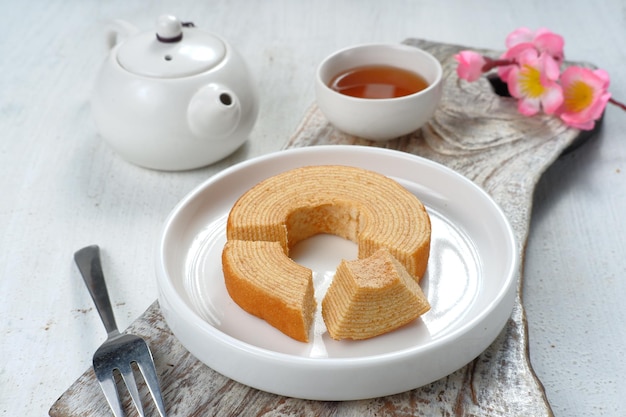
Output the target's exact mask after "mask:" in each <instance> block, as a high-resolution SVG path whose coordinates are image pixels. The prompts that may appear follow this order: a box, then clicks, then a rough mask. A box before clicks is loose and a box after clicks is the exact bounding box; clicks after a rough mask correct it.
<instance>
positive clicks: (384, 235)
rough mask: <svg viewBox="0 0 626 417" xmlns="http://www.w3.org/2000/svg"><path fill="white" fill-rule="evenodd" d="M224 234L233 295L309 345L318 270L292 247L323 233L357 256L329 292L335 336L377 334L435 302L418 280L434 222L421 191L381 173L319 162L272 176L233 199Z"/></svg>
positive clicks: (326, 304)
mask: <svg viewBox="0 0 626 417" xmlns="http://www.w3.org/2000/svg"><path fill="white" fill-rule="evenodd" d="M226 233H227V238H228V242H227V243H226V245H225V248H224V252H223V256H222V265H223V271H224V278H225V283H226V288H227V289H228V292H229V294H230V296H231V298H232V299H233V300H234V301H235V302H236V303H237V304H238V305H239V306H240V307H242V308H243V309H244V310H246V311H247V312H249V313H251V314H253V315H255V316H257V317H260V318H262V319H264V320H265V321H267V322H268V323H269V324H271V325H272V326H274V327H276V328H277V329H279V330H281V331H282V332H283V333H285V334H287V335H288V336H290V337H292V338H294V339H296V340H299V341H302V342H308V341H309V331H310V329H311V325H312V321H313V316H314V311H315V308H316V304H315V300H314V295H313V283H312V273H311V271H310V270H308V269H307V268H304V267H299V266H298V265H297V264H295V263H294V262H293V261H292V260H291V259H290V258H289V251H290V249H291V248H292V247H293V246H295V245H296V244H297V243H298V242H300V241H302V240H304V239H307V238H308V237H311V236H313V235H317V234H320V233H329V234H334V235H337V236H341V237H343V238H346V239H349V240H351V241H353V242H355V243H357V245H358V258H359V260H360V261H359V262H358V263H354V262H353V263H346V264H343V263H342V265H340V269H339V270H340V271H341V272H342V273H341V274H337V275H338V276H340V277H341V279H342V281H341V282H333V283H332V285H331V288H330V289H329V290H328V293H327V295H326V297H325V298H324V301H323V308H324V310H323V312H322V314H323V317H324V321H325V322H326V326H327V329H328V331H329V333H330V335H331V337H333V338H335V339H342V338H350V339H367V338H370V337H374V336H378V335H380V334H383V333H387V332H389V331H391V330H394V329H396V328H398V327H401V326H402V325H404V324H406V323H408V322H410V321H412V320H414V319H415V318H417V317H419V316H420V315H422V314H423V313H425V312H426V311H428V310H429V308H430V306H429V305H428V301H427V300H426V297H425V296H424V294H423V293H422V291H421V288H420V287H419V285H418V284H417V283H418V282H419V280H420V278H421V277H422V276H423V275H424V272H425V270H426V268H427V265H428V257H429V249H430V233H431V224H430V218H429V216H428V213H427V212H426V209H425V208H424V205H423V204H422V203H421V201H420V200H419V199H418V198H417V197H415V195H413V194H411V193H410V192H409V191H407V190H406V189H405V188H404V187H402V186H401V185H400V184H398V183H397V182H396V181H394V180H392V179H390V178H388V177H386V176H384V175H381V174H378V173H376V172H373V171H370V170H366V169H362V168H358V167H351V166H343V165H315V166H305V167H300V168H296V169H293V170H289V171H286V172H283V173H280V174H278V175H275V176H272V177H270V178H268V179H265V180H264V181H262V182H260V183H258V184H257V185H255V186H254V187H252V188H251V189H250V190H248V191H247V192H246V193H244V194H243V195H242V196H241V197H240V198H239V199H238V200H237V201H236V203H235V204H234V206H233V207H232V209H231V211H230V213H229V216H228V222H227V229H226ZM269 243H272V244H269ZM381 250H383V251H385V252H388V253H383V254H380V253H378V252H379V251H381ZM375 254H377V256H376V257H374V255H375ZM281 255H282V256H281ZM396 260H397V261H398V262H399V264H398V265H396V264H394V263H393V262H394V261H396ZM407 277H408V278H407ZM411 278H412V279H411ZM411 281H412V282H411ZM354 310H358V312H355V311H354Z"/></svg>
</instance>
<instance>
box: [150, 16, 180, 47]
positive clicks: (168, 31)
mask: <svg viewBox="0 0 626 417" xmlns="http://www.w3.org/2000/svg"><path fill="white" fill-rule="evenodd" d="M156 29H157V31H156V37H157V39H158V40H159V41H161V42H166V43H169V42H178V41H180V40H181V39H182V38H183V24H182V23H181V21H180V20H178V18H176V16H172V15H161V16H159V18H158V19H157V28H156Z"/></svg>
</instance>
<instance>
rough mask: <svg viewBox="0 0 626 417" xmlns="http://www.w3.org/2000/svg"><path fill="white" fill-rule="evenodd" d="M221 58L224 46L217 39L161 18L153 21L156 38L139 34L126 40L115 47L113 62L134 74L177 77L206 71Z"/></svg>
mask: <svg viewBox="0 0 626 417" xmlns="http://www.w3.org/2000/svg"><path fill="white" fill-rule="evenodd" d="M184 29H185V30H184ZM225 55H226V45H225V44H224V42H223V41H222V40H221V39H219V38H218V37H216V36H214V35H212V34H210V33H208V32H203V31H200V30H195V29H194V28H193V23H181V21H180V20H178V19H177V18H176V17H174V16H169V15H163V16H160V17H159V18H158V20H157V25H156V36H155V33H154V32H143V33H139V34H137V35H136V36H132V37H130V38H129V39H128V40H126V41H125V42H124V43H122V44H121V45H120V46H119V50H118V52H117V61H118V63H119V64H120V65H121V66H122V67H123V68H125V69H126V70H127V71H130V72H132V73H135V74H137V75H144V76H147V77H158V78H179V77H188V76H191V75H195V74H199V73H202V72H205V71H208V70H210V69H211V68H213V67H215V66H216V65H217V64H219V63H220V62H221V61H222V60H223V59H224V56H225Z"/></svg>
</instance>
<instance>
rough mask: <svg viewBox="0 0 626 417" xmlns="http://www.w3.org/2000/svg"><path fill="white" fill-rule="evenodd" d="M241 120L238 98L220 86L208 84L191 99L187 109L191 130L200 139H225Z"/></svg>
mask: <svg viewBox="0 0 626 417" xmlns="http://www.w3.org/2000/svg"><path fill="white" fill-rule="evenodd" d="M240 119H241V105H240V103H239V99H238V98H237V96H236V95H235V94H234V93H233V92H232V91H231V90H229V89H228V88H226V87H224V86H222V85H219V84H207V85H205V86H204V87H202V88H201V89H200V90H198V92H196V94H195V95H194V96H193V97H192V98H191V100H190V102H189V106H188V107H187V122H188V123H189V128H190V129H191V131H192V132H193V133H194V135H196V136H197V137H199V138H207V139H224V138H227V137H228V136H229V135H231V134H232V133H233V132H234V131H235V129H236V128H237V126H239V122H240Z"/></svg>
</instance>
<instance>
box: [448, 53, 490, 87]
mask: <svg viewBox="0 0 626 417" xmlns="http://www.w3.org/2000/svg"><path fill="white" fill-rule="evenodd" d="M454 59H456V61H457V62H458V63H459V65H458V66H457V67H456V73H457V75H458V76H459V78H461V79H463V80H467V81H476V80H477V79H478V78H480V76H481V75H482V73H483V66H484V65H485V63H486V60H485V58H484V57H483V56H482V55H481V54H479V53H476V52H474V51H461V52H459V53H458V54H456V55H455V56H454Z"/></svg>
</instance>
